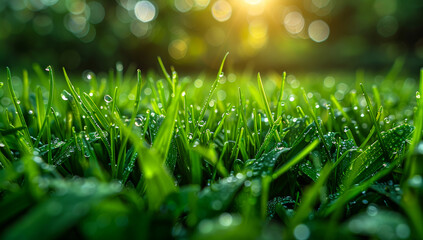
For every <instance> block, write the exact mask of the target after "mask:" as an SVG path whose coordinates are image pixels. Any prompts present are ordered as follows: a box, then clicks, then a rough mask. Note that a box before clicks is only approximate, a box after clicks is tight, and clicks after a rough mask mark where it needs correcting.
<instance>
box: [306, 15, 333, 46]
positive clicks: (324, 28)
mask: <svg viewBox="0 0 423 240" xmlns="http://www.w3.org/2000/svg"><path fill="white" fill-rule="evenodd" d="M329 33H330V28H329V25H328V24H327V23H326V22H325V21H323V20H316V21H313V22H312V23H310V25H309V26H308V36H309V37H310V38H311V40H313V41H315V42H318V43H319V42H324V41H326V39H328V37H329Z"/></svg>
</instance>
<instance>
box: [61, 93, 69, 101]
mask: <svg viewBox="0 0 423 240" xmlns="http://www.w3.org/2000/svg"><path fill="white" fill-rule="evenodd" d="M60 96H61V97H62V99H63V100H64V101H67V100H69V99H68V98H67V97H66V96H65V95H64V94H63V93H62V94H60Z"/></svg>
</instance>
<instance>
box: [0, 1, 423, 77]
mask: <svg viewBox="0 0 423 240" xmlns="http://www.w3.org/2000/svg"><path fill="white" fill-rule="evenodd" d="M422 10H423V2H422V1H420V0H409V1H402V2H400V1H398V0H371V1H339V0H303V1H294V0H283V1H277V0H218V1H215V0H156V1H145V0H143V1H137V0H115V1H105V0H97V1H90V0H13V1H8V0H1V1H0V16H1V17H0V29H1V30H0V65H3V66H4V65H16V66H30V65H31V64H32V63H33V62H39V63H40V64H41V65H45V66H47V65H48V64H52V63H54V64H56V65H57V66H65V67H67V68H68V69H86V68H91V69H93V70H96V69H103V70H104V69H105V67H106V68H110V67H113V65H114V64H115V63H116V62H118V61H122V62H123V64H124V65H128V64H130V63H135V64H136V65H139V66H141V67H142V68H148V67H151V66H156V65H155V61H151V60H152V59H154V58H155V57H156V56H162V57H163V58H164V59H165V62H167V63H171V64H172V65H174V66H176V67H177V68H178V69H181V70H184V71H193V70H198V69H203V68H204V67H210V66H214V65H213V64H214V63H216V61H217V60H218V59H219V58H220V56H222V55H223V54H224V53H225V52H226V51H229V52H231V59H232V60H230V62H229V64H230V66H232V67H234V68H245V66H256V67H258V68H260V69H263V70H264V69H271V68H273V69H274V68H275V67H277V68H281V67H282V68H283V69H284V70H293V69H295V70H297V69H302V68H304V67H307V68H308V69H312V68H314V69H320V68H339V67H342V68H357V67H367V68H372V69H375V68H379V67H386V66H388V65H390V64H391V63H392V62H393V61H394V59H396V58H397V57H398V56H406V59H407V61H408V64H407V66H408V68H410V70H413V72H417V71H414V70H415V69H416V68H417V67H419V64H420V65H421V62H422V59H423V38H422V36H421V34H418V33H419V32H420V33H421V32H422V31H423V25H422V24H421V16H420V15H421V12H422ZM11 56H13V57H11Z"/></svg>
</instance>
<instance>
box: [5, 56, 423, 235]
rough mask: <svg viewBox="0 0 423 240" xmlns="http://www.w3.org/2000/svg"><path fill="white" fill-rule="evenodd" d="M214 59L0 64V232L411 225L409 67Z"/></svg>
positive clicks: (416, 191) (413, 140)
mask: <svg viewBox="0 0 423 240" xmlns="http://www.w3.org/2000/svg"><path fill="white" fill-rule="evenodd" d="M225 58H226V57H225ZM224 61H225V60H223V62H222V64H221V66H220V70H217V69H210V70H215V71H216V72H217V76H216V77H215V78H214V77H209V76H208V75H206V74H200V75H191V76H189V75H188V76H179V75H178V73H177V72H175V71H174V70H173V69H172V70H171V71H170V70H169V68H168V67H167V66H164V65H163V64H162V63H161V60H160V59H159V63H158V66H160V67H161V69H162V70H163V72H161V73H160V72H159V73H157V72H152V71H147V72H144V71H140V70H138V71H135V70H131V69H129V70H128V69H123V67H122V66H121V65H118V66H117V68H116V69H113V70H110V71H109V72H108V74H98V75H96V74H95V73H92V72H89V73H87V74H86V75H85V76H84V78H83V79H81V77H77V76H73V75H72V72H66V71H65V69H63V70H62V69H52V68H51V67H47V68H46V69H45V70H46V71H44V69H43V68H41V67H40V66H38V65H34V67H33V69H28V71H23V73H22V72H16V71H14V70H13V68H11V69H10V70H9V68H8V69H7V71H4V70H1V80H2V82H3V83H2V84H1V88H0V103H1V106H2V111H1V112H2V113H1V120H0V128H1V129H0V133H1V135H0V144H1V145H0V147H1V148H0V163H1V164H0V166H1V170H0V213H1V214H0V226H1V229H2V230H1V236H0V238H2V239H52V238H58V239H74V238H82V239H100V238H103V239H116V238H138V239H147V238H148V239H169V238H176V239H282V238H283V239H298V240H304V239H340V238H343V239H363V238H364V239H422V238H423V228H422V226H423V211H422V209H421V206H422V205H421V199H422V194H423V179H422V175H421V174H422V167H423V163H422V162H421V159H422V155H423V142H422V137H421V133H422V127H423V102H422V99H421V98H420V93H419V92H423V90H422V88H423V70H422V71H421V73H420V76H421V79H420V84H418V82H419V81H418V80H417V79H416V80H413V79H410V78H407V77H403V76H402V75H401V74H400V72H401V65H402V64H401V61H400V60H399V61H398V62H397V63H396V64H394V66H393V67H392V69H391V70H390V71H389V72H387V73H384V75H381V76H376V77H375V76H373V75H371V74H367V73H366V72H364V71H357V72H356V73H352V74H350V75H348V74H344V76H340V77H337V76H335V77H334V76H330V75H325V76H323V75H309V76H304V77H298V78H297V77H295V75H293V74H295V73H282V72H280V73H267V74H263V75H260V74H257V73H254V72H249V71H245V72H241V73H236V72H227V71H225V73H223V70H224V69H225V67H224ZM68 74H69V75H68ZM68 76H69V77H68ZM419 85H420V86H419Z"/></svg>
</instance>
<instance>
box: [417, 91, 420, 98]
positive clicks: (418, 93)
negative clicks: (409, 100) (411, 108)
mask: <svg viewBox="0 0 423 240" xmlns="http://www.w3.org/2000/svg"><path fill="white" fill-rule="evenodd" d="M416 98H417V99H420V92H419V91H417V92H416Z"/></svg>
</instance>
